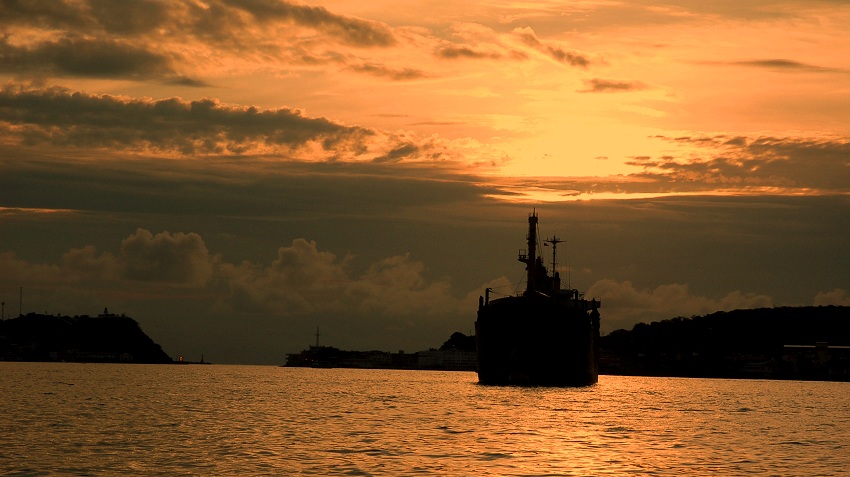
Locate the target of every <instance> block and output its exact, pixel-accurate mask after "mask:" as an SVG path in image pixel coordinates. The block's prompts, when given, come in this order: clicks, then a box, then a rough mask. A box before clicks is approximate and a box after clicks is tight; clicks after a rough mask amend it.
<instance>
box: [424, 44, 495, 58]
mask: <svg viewBox="0 0 850 477" xmlns="http://www.w3.org/2000/svg"><path fill="white" fill-rule="evenodd" d="M437 56H439V57H440V58H449V59H457V58H473V59H498V58H500V57H501V55H499V54H498V53H485V52H482V51H476V50H473V49H472V48H469V47H467V46H445V47H441V48H439V49H437Z"/></svg>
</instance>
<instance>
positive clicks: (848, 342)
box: [600, 306, 850, 381]
mask: <svg viewBox="0 0 850 477" xmlns="http://www.w3.org/2000/svg"><path fill="white" fill-rule="evenodd" d="M600 348H601V355H602V358H601V361H600V372H601V373H603V374H626V375H648V376H693V377H732V378H743V377H766V378H780V379H826V380H841V381H847V380H850V307H839V306H823V307H782V308H760V309H755V310H735V311H729V312H718V313H713V314H710V315H706V316H698V317H692V318H681V317H680V318H673V319H670V320H664V321H660V322H653V323H651V324H645V323H638V324H637V325H635V326H634V327H633V328H632V329H631V331H627V330H617V331H614V332H612V333H610V334H609V335H607V336H604V337H602V339H601V341H600Z"/></svg>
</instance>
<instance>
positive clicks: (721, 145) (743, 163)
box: [630, 135, 850, 194]
mask: <svg viewBox="0 0 850 477" xmlns="http://www.w3.org/2000/svg"><path fill="white" fill-rule="evenodd" d="M662 139H665V140H668V141H671V142H675V143H679V144H687V145H693V146H697V147H698V148H701V149H702V150H704V151H705V153H706V156H708V157H706V158H695V157H693V155H691V156H690V157H687V158H677V157H673V156H666V157H661V158H648V157H643V158H634V159H633V160H632V161H630V164H631V165H635V166H639V167H643V168H644V173H642V174H636V175H635V176H636V177H642V178H645V179H652V180H653V181H655V182H656V183H659V184H660V183H664V184H666V186H667V187H671V188H676V189H678V190H687V189H689V190H711V189H714V190H716V189H718V188H720V189H723V188H726V189H728V190H741V191H745V190H747V189H754V190H765V189H774V190H775V191H776V192H779V193H781V192H782V191H786V193H809V194H812V193H818V194H836V193H838V194H843V193H847V192H850V174H848V171H850V140H847V139H809V138H792V137H785V138H782V137H757V138H746V137H741V136H736V137H728V136H722V135H721V136H685V137H679V138H662Z"/></svg>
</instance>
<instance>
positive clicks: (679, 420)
mask: <svg viewBox="0 0 850 477" xmlns="http://www.w3.org/2000/svg"><path fill="white" fill-rule="evenodd" d="M476 381H477V377H476V375H475V373H461V372H445V373H444V372H426V371H385V370H350V369H292V368H278V367H264V366H216V365H213V366H176V365H172V366H167V365H164V366H145V365H109V364H42V363H0V475H15V476H40V475H80V476H82V475H85V476H114V475H140V476H142V475H143V476H156V475H163V476H166V475H167V476H179V475H187V476H188V475H192V476H212V475H216V476H218V475H239V476H259V475H270V476H271V475H275V476H276V475H282V476H283V475H347V476H352V475H354V476H357V475H386V476H403V475H446V476H461V475H476V476H479V475H499V476H507V475H522V476H539V475H582V476H583V475H618V476H622V475H682V474H686V475H705V474H708V473H714V474H717V475H847V473H848V472H850V468H848V467H847V465H848V464H847V456H848V455H850V400H849V399H848V393H850V384H848V383H824V382H799V381H761V380H759V381H734V380H709V379H675V378H638V377H616V376H600V378H599V384H597V385H595V386H593V387H590V388H583V389H545V388H537V389H523V388H505V387H486V386H480V385H478V384H476Z"/></svg>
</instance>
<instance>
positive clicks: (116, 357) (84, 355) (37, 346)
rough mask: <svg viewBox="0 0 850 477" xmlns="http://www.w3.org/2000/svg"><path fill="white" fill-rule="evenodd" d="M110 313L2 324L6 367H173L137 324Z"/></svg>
mask: <svg viewBox="0 0 850 477" xmlns="http://www.w3.org/2000/svg"><path fill="white" fill-rule="evenodd" d="M104 312H105V313H104V314H102V315H98V316H97V317H91V316H88V315H83V316H74V317H71V316H53V315H41V314H36V313H30V314H27V315H24V316H19V317H17V318H13V319H10V320H4V321H0V361H71V362H128V363H171V362H172V360H171V358H169V356H168V355H167V354H166V353H165V352H164V351H163V350H162V348H161V347H160V346H159V345H158V344H156V343H155V342H154V341H153V340H152V339H151V338H150V337H148V335H146V334H145V333H144V332H143V331H142V329H141V328H140V327H139V324H138V323H137V322H136V321H135V320H133V319H132V318H130V317H127V316H124V315H114V314H110V313H107V312H106V310H104Z"/></svg>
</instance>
